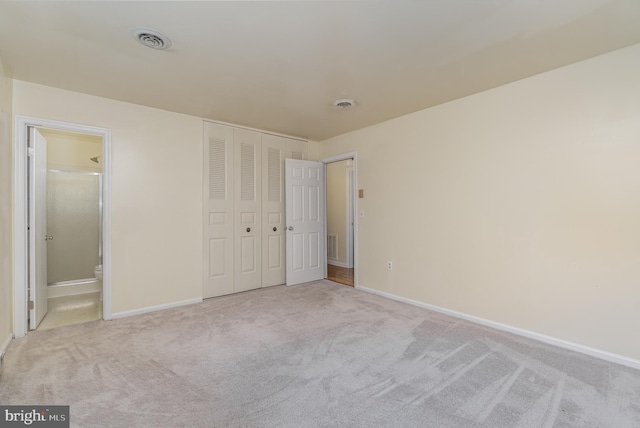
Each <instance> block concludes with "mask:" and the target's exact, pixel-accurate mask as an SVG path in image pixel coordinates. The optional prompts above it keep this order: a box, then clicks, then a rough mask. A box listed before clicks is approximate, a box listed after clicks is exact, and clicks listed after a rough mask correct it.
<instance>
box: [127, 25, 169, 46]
mask: <svg viewBox="0 0 640 428" xmlns="http://www.w3.org/2000/svg"><path fill="white" fill-rule="evenodd" d="M133 37H135V39H136V40H137V41H139V42H140V43H142V44H143V45H145V46H146V47H148V48H151V49H167V48H169V47H170V46H171V40H169V38H168V37H167V36H165V35H163V34H161V33H159V32H158V31H156V30H153V29H151V28H143V27H138V28H136V29H134V30H133Z"/></svg>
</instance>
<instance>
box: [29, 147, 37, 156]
mask: <svg viewBox="0 0 640 428" xmlns="http://www.w3.org/2000/svg"><path fill="white" fill-rule="evenodd" d="M34 153H35V150H33V147H27V156H29V157H31V156H33V154H34Z"/></svg>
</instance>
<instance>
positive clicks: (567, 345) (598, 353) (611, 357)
mask: <svg viewBox="0 0 640 428" xmlns="http://www.w3.org/2000/svg"><path fill="white" fill-rule="evenodd" d="M355 288H356V289H358V290H362V291H365V292H367V293H371V294H375V295H378V296H382V297H386V298H387V299H391V300H397V301H399V302H403V303H408V304H410V305H413V306H418V307H420V308H424V309H429V310H431V311H434V312H439V313H442V314H445V315H451V316H453V317H456V318H462V319H464V320H467V321H471V322H474V323H476V324H480V325H484V326H487V327H491V328H495V329H496V330H502V331H506V332H508V333H513V334H517V335H518V336H523V337H527V338H529V339H534V340H537V341H539V342H544V343H547V344H549V345H554V346H558V347H560V348H564V349H569V350H571V351H575V352H579V353H581V354H586V355H590V356H592V357H596V358H599V359H601V360H605V361H609V362H612V363H616V364H621V365H623V366H627V367H631V368H634V369H638V370H640V360H636V359H634V358H629V357H625V356H624V355H619V354H614V353H611V352H607V351H603V350H601V349H596V348H591V347H589V346H584V345H580V344H578V343H573V342H569V341H566V340H563V339H558V338H555V337H551V336H547V335H544V334H540V333H536V332H534V331H529V330H524V329H522V328H518V327H513V326H510V325H508V324H502V323H499V322H495V321H491V320H488V319H484V318H480V317H476V316H473V315H468V314H465V313H463V312H456V311H452V310H450V309H446V308H441V307H439V306H434V305H430V304H428V303H424V302H420V301H418V300H412V299H407V298H405V297H400V296H396V295H395V294H391V293H387V292H384V291H379V290H374V289H373V288H367V287H363V286H361V285H356V286H355Z"/></svg>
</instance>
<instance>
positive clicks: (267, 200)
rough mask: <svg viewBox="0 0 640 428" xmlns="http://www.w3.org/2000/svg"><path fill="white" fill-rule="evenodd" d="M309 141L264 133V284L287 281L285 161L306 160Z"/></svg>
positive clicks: (279, 283)
mask: <svg viewBox="0 0 640 428" xmlns="http://www.w3.org/2000/svg"><path fill="white" fill-rule="evenodd" d="M305 153H306V142H305V141H300V140H294V139H291V138H285V137H280V136H277V135H270V134H262V165H263V168H262V183H263V188H262V225H263V234H262V237H263V239H262V286H263V287H269V286H272V285H281V284H284V283H285V281H286V263H285V261H286V259H285V257H286V250H285V248H286V247H285V240H286V234H285V231H286V229H285V205H284V202H285V191H284V161H285V159H286V158H293V159H304V158H305V157H306V156H305Z"/></svg>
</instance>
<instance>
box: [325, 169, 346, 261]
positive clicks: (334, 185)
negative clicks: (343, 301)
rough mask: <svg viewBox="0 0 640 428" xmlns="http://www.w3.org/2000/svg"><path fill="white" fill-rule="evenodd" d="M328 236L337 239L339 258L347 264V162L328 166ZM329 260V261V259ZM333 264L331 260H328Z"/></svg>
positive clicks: (338, 259)
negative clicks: (333, 236)
mask: <svg viewBox="0 0 640 428" xmlns="http://www.w3.org/2000/svg"><path fill="white" fill-rule="evenodd" d="M326 190H327V235H335V236H336V238H337V253H338V254H337V258H336V259H335V260H334V261H336V262H338V263H340V264H341V265H344V266H346V264H347V161H346V160H344V161H340V162H332V163H330V164H327V189H326ZM327 260H328V259H327ZM328 261H329V263H331V260H328Z"/></svg>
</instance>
